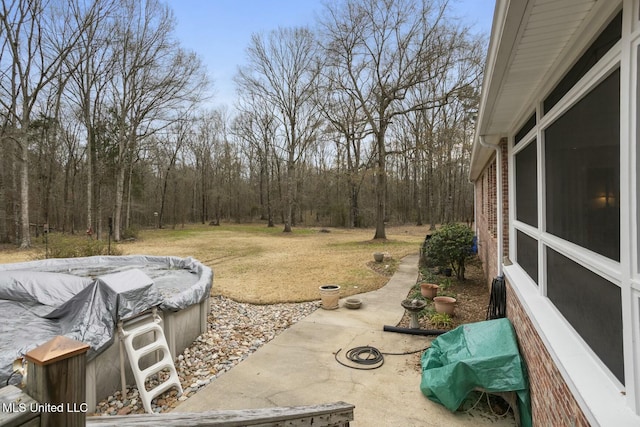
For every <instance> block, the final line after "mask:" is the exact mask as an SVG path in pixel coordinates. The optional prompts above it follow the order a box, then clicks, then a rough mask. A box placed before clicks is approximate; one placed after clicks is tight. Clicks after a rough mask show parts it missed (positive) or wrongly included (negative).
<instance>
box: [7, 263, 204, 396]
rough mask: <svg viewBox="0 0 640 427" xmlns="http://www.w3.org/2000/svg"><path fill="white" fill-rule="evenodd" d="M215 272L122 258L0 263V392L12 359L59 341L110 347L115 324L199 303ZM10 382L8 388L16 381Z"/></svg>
mask: <svg viewBox="0 0 640 427" xmlns="http://www.w3.org/2000/svg"><path fill="white" fill-rule="evenodd" d="M212 281H213V272H212V271H211V269H210V268H208V267H206V266H204V265H203V264H201V263H200V262H198V261H196V260H194V259H192V258H176V257H152V256H120V257H87V258H71V259H51V260H43V261H33V262H24V263H18V264H1V265H0V386H4V385H5V384H6V383H7V380H8V379H9V378H10V376H11V371H12V364H13V361H14V360H15V359H16V358H18V357H20V356H22V355H24V354H25V353H27V352H28V351H29V350H31V349H33V348H35V347H37V346H38V345H40V344H42V343H44V342H46V341H48V340H49V339H51V338H53V337H54V336H56V335H65V336H67V337H69V338H73V339H76V340H78V341H82V342H84V343H87V344H89V345H90V346H91V348H90V350H89V353H88V358H89V359H92V358H93V357H95V356H96V355H97V354H98V353H100V351H102V350H103V349H105V348H106V347H107V346H108V345H109V344H111V342H112V341H113V338H114V334H115V327H116V324H117V321H118V320H120V319H122V320H125V319H128V318H130V317H134V316H136V315H138V314H140V313H143V312H144V311H146V310H149V309H151V308H153V307H159V308H160V309H162V310H167V311H177V310H181V309H184V308H186V307H188V306H190V305H193V304H198V303H200V302H201V301H203V300H204V299H205V298H206V297H207V296H208V295H209V293H210V291H211V284H212ZM18 380H19V379H17V378H16V379H11V381H10V382H9V383H17V382H18Z"/></svg>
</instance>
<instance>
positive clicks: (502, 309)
mask: <svg viewBox="0 0 640 427" xmlns="http://www.w3.org/2000/svg"><path fill="white" fill-rule="evenodd" d="M506 316H507V286H506V284H505V281H504V277H502V276H498V277H496V278H495V279H493V282H492V283H491V294H490V295H489V307H487V319H486V320H493V319H502V318H503V317H506Z"/></svg>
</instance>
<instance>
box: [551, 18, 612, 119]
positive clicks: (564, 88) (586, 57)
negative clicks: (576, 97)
mask: <svg viewBox="0 0 640 427" xmlns="http://www.w3.org/2000/svg"><path fill="white" fill-rule="evenodd" d="M621 37H622V11H620V12H619V13H618V14H617V15H616V16H615V17H614V18H613V19H612V20H611V22H610V23H609V25H608V26H607V28H605V29H604V30H603V31H602V33H600V35H599V36H598V38H597V39H596V41H594V42H593V44H592V45H591V46H589V49H587V51H586V52H585V53H584V54H583V55H582V57H580V59H578V62H576V64H575V65H574V66H573V67H571V69H570V70H569V71H568V72H567V74H566V75H565V76H564V77H563V78H562V80H561V81H560V82H559V83H558V84H557V86H556V87H555V88H554V89H553V91H552V92H551V93H550V94H549V96H548V97H547V99H545V100H544V103H543V107H544V112H545V113H546V112H548V111H549V110H550V109H551V108H553V106H554V105H556V103H557V102H558V101H560V99H562V97H563V96H564V95H565V94H566V93H567V92H569V90H570V89H571V88H572V87H573V86H574V85H575V84H576V83H578V80H580V79H581V78H582V77H583V76H584V75H585V74H587V72H588V71H589V70H590V69H591V67H593V66H594V65H595V64H596V63H597V62H598V61H599V60H600V58H602V57H603V56H604V55H605V54H606V53H607V52H609V49H611V48H612V47H613V46H614V45H615V44H616V43H617V42H618V40H620V38H621Z"/></svg>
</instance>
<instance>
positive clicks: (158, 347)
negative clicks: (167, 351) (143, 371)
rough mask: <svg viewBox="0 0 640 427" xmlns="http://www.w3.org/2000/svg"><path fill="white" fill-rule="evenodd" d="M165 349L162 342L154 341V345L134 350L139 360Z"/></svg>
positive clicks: (150, 344)
mask: <svg viewBox="0 0 640 427" xmlns="http://www.w3.org/2000/svg"><path fill="white" fill-rule="evenodd" d="M163 349H164V345H162V342H160V341H154V342H152V343H149V344H147V345H145V346H144V347H140V348H139V349H135V348H134V349H133V351H134V354H135V355H136V357H137V358H138V359H142V358H143V357H144V356H146V355H147V354H149V353H153V352H154V351H156V350H163Z"/></svg>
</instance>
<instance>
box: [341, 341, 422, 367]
mask: <svg viewBox="0 0 640 427" xmlns="http://www.w3.org/2000/svg"><path fill="white" fill-rule="evenodd" d="M427 348H429V347H425V348H421V349H419V350H414V351H407V352H404V353H383V352H381V351H380V350H378V349H377V348H375V347H372V346H370V345H363V346H359V347H354V348H352V349H350V350H348V351H347V352H346V353H345V357H346V359H347V360H348V361H350V362H352V363H354V364H355V365H347V364H346V363H344V362H342V361H341V360H340V359H338V353H340V352H341V351H342V349H339V350H338V351H336V352H335V353H334V357H335V359H336V362H338V363H339V364H341V365H342V366H346V367H347V368H352V369H361V370H368V369H378V368H379V367H380V366H382V365H384V356H385V355H386V356H405V355H409V354H414V353H419V352H422V351H425V350H426V349H427Z"/></svg>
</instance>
